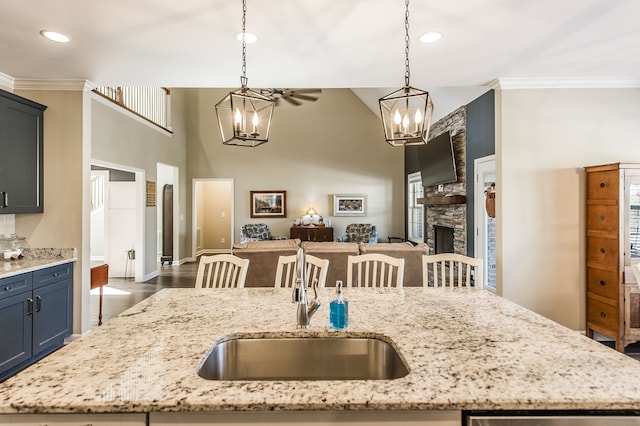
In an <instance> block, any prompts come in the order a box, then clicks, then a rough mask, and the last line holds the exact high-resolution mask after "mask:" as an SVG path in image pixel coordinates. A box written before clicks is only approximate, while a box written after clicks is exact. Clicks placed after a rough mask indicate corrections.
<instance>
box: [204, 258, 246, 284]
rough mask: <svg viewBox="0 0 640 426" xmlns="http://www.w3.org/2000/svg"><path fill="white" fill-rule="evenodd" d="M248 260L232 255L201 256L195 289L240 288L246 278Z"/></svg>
mask: <svg viewBox="0 0 640 426" xmlns="http://www.w3.org/2000/svg"><path fill="white" fill-rule="evenodd" d="M248 269H249V259H242V258H240V257H237V256H234V255H232V254H216V255H213V256H201V257H200V263H199V264H198V272H197V274H196V288H234V287H237V288H241V287H244V282H245V280H246V278H247V270H248Z"/></svg>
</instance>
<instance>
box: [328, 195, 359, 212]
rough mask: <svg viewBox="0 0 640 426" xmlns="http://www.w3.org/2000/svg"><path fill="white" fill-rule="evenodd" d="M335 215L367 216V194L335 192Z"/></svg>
mask: <svg viewBox="0 0 640 426" xmlns="http://www.w3.org/2000/svg"><path fill="white" fill-rule="evenodd" d="M333 215H334V216H366V215H367V196H366V195H365V194H334V195H333Z"/></svg>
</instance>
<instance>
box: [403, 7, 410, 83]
mask: <svg viewBox="0 0 640 426" xmlns="http://www.w3.org/2000/svg"><path fill="white" fill-rule="evenodd" d="M404 42H405V48H404V54H405V59H404V66H405V71H404V85H405V86H406V87H409V75H410V71H409V0H405V12H404Z"/></svg>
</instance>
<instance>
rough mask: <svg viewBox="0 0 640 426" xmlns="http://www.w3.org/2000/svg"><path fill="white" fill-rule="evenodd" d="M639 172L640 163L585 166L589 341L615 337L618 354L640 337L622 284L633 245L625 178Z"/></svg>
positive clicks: (629, 299)
mask: <svg viewBox="0 0 640 426" xmlns="http://www.w3.org/2000/svg"><path fill="white" fill-rule="evenodd" d="M638 169H640V165H630V164H620V163H615V164H607V165H603V166H595V167H586V168H585V171H586V178H587V203H586V216H587V217H586V222H587V253H586V255H587V257H586V261H587V264H586V267H587V274H586V275H587V286H586V287H587V292H586V293H587V300H586V303H587V306H586V316H587V317H586V330H587V335H588V336H590V337H593V336H594V332H598V333H601V334H603V335H605V336H608V337H611V338H613V339H615V341H616V349H617V350H619V351H624V347H625V346H626V345H628V344H629V343H633V342H635V341H637V340H638V339H640V330H638V329H632V327H631V325H632V324H631V323H632V321H631V320H630V316H631V307H630V306H631V305H630V302H631V295H630V294H629V293H630V290H629V288H630V287H631V286H629V285H627V286H625V284H624V267H625V251H629V250H628V249H627V250H626V247H627V245H629V246H630V244H629V242H628V239H627V234H628V227H629V225H628V220H627V221H625V211H626V210H628V209H629V200H628V198H629V196H628V190H625V175H626V174H629V173H630V172H631V171H633V173H637V172H635V170H638ZM629 248H630V247H629ZM625 293H626V298H625ZM627 299H628V300H627ZM636 300H637V299H636ZM634 312H635V311H634Z"/></svg>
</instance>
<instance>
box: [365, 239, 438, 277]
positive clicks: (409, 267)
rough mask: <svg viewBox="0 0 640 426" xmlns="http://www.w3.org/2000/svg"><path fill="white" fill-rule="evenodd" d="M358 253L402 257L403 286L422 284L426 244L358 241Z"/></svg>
mask: <svg viewBox="0 0 640 426" xmlns="http://www.w3.org/2000/svg"><path fill="white" fill-rule="evenodd" d="M358 249H359V251H360V254H367V253H381V254H386V255H388V256H391V257H396V258H404V286H405V287H419V286H421V285H422V255H424V254H427V245H426V244H425V243H418V245H416V246H414V245H413V244H412V243H410V242H408V241H406V242H403V243H377V244H368V243H360V244H359V245H358Z"/></svg>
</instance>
